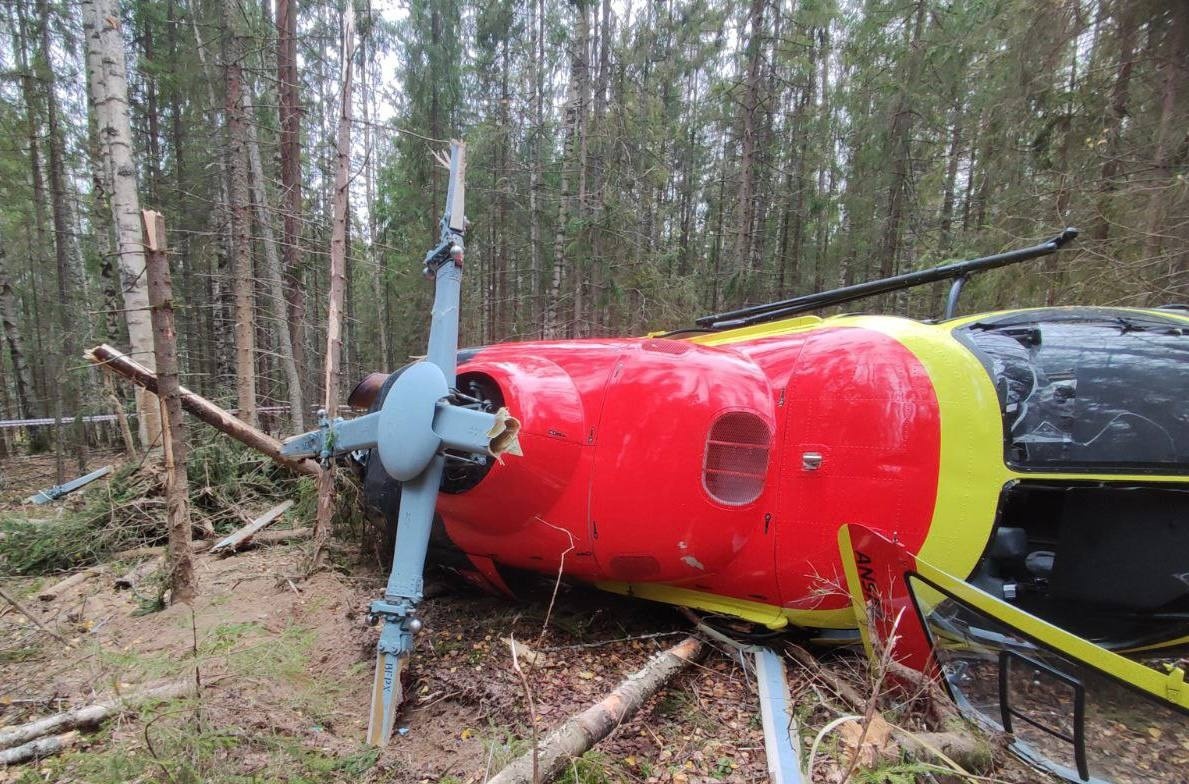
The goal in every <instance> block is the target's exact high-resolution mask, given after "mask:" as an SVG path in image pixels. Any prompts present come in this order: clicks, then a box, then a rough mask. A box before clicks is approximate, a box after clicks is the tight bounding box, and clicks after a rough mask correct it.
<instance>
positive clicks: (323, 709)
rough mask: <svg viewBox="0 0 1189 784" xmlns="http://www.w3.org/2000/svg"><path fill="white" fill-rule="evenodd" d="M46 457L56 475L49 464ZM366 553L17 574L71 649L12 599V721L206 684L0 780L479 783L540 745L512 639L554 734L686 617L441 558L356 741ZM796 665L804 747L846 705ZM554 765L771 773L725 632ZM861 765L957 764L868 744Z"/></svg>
mask: <svg viewBox="0 0 1189 784" xmlns="http://www.w3.org/2000/svg"><path fill="white" fill-rule="evenodd" d="M96 462H97V464H100V465H101V464H103V462H102V460H101V459H98V458H97V460H96ZM20 465H21V466H22V467H23V468H24V469H29V470H28V471H27V474H28V476H26V477H25V478H23V479H22V478H19V477H20V473H19V471H16V470H7V469H10V468H11V467H12V464H0V472H4V473H3V474H2V475H3V476H4V477H5V482H4V485H5V486H4V488H3V490H2V491H0V492H2V493H3V495H2V496H0V517H2V516H3V515H4V514H6V513H7V514H12V513H13V512H15V511H17V506H16V504H17V502H18V501H19V498H22V497H24V496H27V495H28V494H29V493H31V492H32V491H34V490H36V489H39V488H40V487H43V486H45V485H46V484H47V482H46V481H45V478H46V474H44V473H40V472H38V471H34V470H31V469H30V466H31V465H32V463H30V462H29V461H26V462H24V463H21V464H20ZM43 468H45V469H46V470H47V471H48V472H49V473H48V475H49V476H52V463H49V464H48V465H46V466H43ZM104 481H106V480H104ZM49 483H52V482H49ZM62 503H63V504H70V503H77V501H74V502H72V501H69V500H68V501H65V502H62ZM59 506H60V505H59ZM265 508H267V505H262V506H261V508H259V509H255V508H253V509H251V510H250V511H251V512H254V513H259V512H262V511H264V509H265ZM19 511H20V514H22V515H24V516H26V517H28V516H30V515H33V516H38V515H40V516H42V518H43V519H45V520H47V521H52V519H53V517H54V516H55V515H57V514H59V513H60V512H59V511H58V510H57V509H55V505H50V506H48V507H40V508H36V509H32V508H30V507H20V509H19ZM47 524H48V523H47ZM280 525H282V526H283V525H286V523H284V522H282V523H281V524H280ZM355 549H356V548H355V547H353V546H347V545H342V544H340V546H338V547H337V548H336V549H335V551H334V553H333V558H332V566H331V568H327V569H324V570H322V571H319V572H317V573H315V574H314V575H312V576H308V577H307V576H305V574H304V570H305V564H306V562H307V553H306V552H305V549H304V546H302V545H287V546H274V547H269V548H262V549H255V550H247V551H243V552H241V553H239V554H237V555H233V556H230V557H217V556H211V555H209V554H203V555H199V556H197V557H196V571H197V576H198V583H199V597H198V599H197V601H196V602H195V603H194V605H193V606H192V607H191V606H186V605H176V606H173V607H168V608H166V609H160V608H159V607H156V606H154V602H153V601H152V597H151V596H146V595H143V594H142V593H138V592H137V591H136V590H132V591H129V590H117V589H116V588H115V587H114V586H113V577H114V576H115V575H118V574H120V573H122V572H125V571H127V570H130V569H132V568H134V564H133V563H131V562H123V563H121V562H114V563H112V564H111V569H110V571H109V572H108V573H105V574H102V575H100V576H98V577H96V578H94V579H91V580H88V581H86V582H84V583H82V584H81V585H79V586H77V587H75V588H73V589H71V590H69V591H67V592H65V593H64V594H62V595H60V596H58V597H57V598H55V599H53V600H52V601H48V602H42V601H40V600H39V599H38V592H39V591H40V590H42V589H43V588H44V587H45V586H48V585H49V584H51V583H53V582H54V581H56V580H57V579H60V577H61V575H45V576H40V577H7V578H5V579H3V580H2V581H0V586H2V587H4V588H5V589H6V592H7V593H9V594H11V595H14V596H15V597H16V598H17V599H18V601H20V602H21V604H22V605H23V606H24V607H25V608H26V609H27V610H29V612H30V613H31V614H32V615H34V616H35V617H36V619H37V621H38V622H40V624H41V626H44V627H45V628H47V629H49V630H51V631H52V632H54V633H55V634H57V635H59V636H60V637H62V638H64V640H65V641H66V642H67V643H68V645H69V647H67V646H64V645H63V644H62V643H61V642H59V641H57V640H55V639H54V638H53V637H51V636H49V635H48V634H47V633H46V632H45V631H44V630H43V629H42V628H41V627H39V626H38V625H37V624H35V623H33V622H32V621H31V620H30V619H28V618H26V617H25V616H24V615H22V614H21V613H20V612H18V611H16V610H15V609H13V608H12V607H11V606H9V605H0V730H2V729H3V728H4V727H5V726H11V725H16V724H19V723H22V722H26V721H30V720H32V719H35V718H38V717H40V716H44V715H47V714H49V713H53V712H55V711H58V710H65V709H68V708H71V707H78V706H81V705H86V704H91V703H94V702H97V701H100V700H102V699H105V698H107V697H109V696H110V695H111V694H112V693H113V692H117V693H128V692H130V691H135V690H137V689H139V688H142V687H144V686H146V685H151V684H157V683H160V682H164V681H171V680H178V679H185V680H187V681H190V680H194V681H197V682H198V683H200V684H201V688H200V689H199V691H198V692H197V695H196V696H194V697H190V698H185V699H174V700H169V701H163V702H157V703H155V704H146V705H143V706H141V707H139V708H138V709H137V710H134V711H131V712H128V713H125V714H124V715H123V716H121V717H119V718H116V719H114V720H111V721H108V722H107V723H106V724H104V725H102V726H101V727H99V728H98V729H94V730H91V731H88V732H86V733H84V734H83V735H82V736H81V738H80V740H79V742H78V743H77V744H76V745H75V746H74V747H73V748H72V749H70V750H68V751H67V752H66V753H64V754H62V755H59V756H54V757H48V758H45V759H42V760H40V761H38V762H35V763H31V764H27V765H21V766H13V767H11V768H7V769H5V768H3V767H0V782H21V783H22V784H32V783H33V782H44V781H84V782H99V783H107V782H127V781H137V782H139V781H162V782H169V783H170V784H187V783H189V782H198V781H204V782H229V783H230V782H271V781H292V782H339V781H364V782H372V781H377V782H378V781H392V782H410V783H412V782H445V783H447V784H451V783H453V784H462V782H468V783H471V782H474V783H475V784H478V783H479V782H483V781H484V780H485V779H486V778H487V776H488V775H489V774H493V773H494V772H496V771H498V770H499V769H500V768H501V767H502V766H503V765H504V764H506V763H507V762H508V761H510V760H511V759H512V758H514V757H515V756H517V755H519V754H521V753H523V752H524V751H526V750H527V749H528V748H530V739H531V737H532V730H531V726H532V722H531V719H530V715H529V712H528V708H527V702H526V700H525V695H524V689H523V688H522V685H521V683H520V681H519V680H518V678H517V676H516V674H515V672H514V671H513V668H512V661H511V654H510V647H509V640H510V639H512V638H515V640H517V641H518V642H519V643H525V644H527V645H528V646H529V648H531V649H532V650H534V651H535V652H536V653H537V654H538V657H537V660H536V661H535V662H534V664H533V666H532V667H531V669H529V671H528V675H527V677H528V680H529V682H530V685H531V690H532V692H533V697H534V703H535V709H536V717H537V721H538V724H539V727H540V732H541V733H542V734H544V733H546V732H548V730H549V729H551V728H553V727H555V726H557V725H559V724H560V723H562V722H563V721H564V720H565V719H566V718H568V717H569V716H570V715H572V714H575V713H577V712H579V711H581V710H582V709H583V708H584V707H586V706H587V705H589V704H591V703H593V702H595V701H597V700H598V699H600V698H601V697H602V696H603V695H605V694H606V693H607V692H609V691H610V690H611V689H612V688H613V687H614V686H615V685H616V684H617V683H618V682H619V681H620V680H621V679H622V678H624V677H625V676H626V675H627V674H629V673H630V672H633V671H635V670H637V669H639V668H640V667H641V666H642V665H643V664H644V663H645V662H646V661H647V660H648V658H649V657H650V656H651V655H652V654H654V653H655V652H657V651H660V650H663V649H665V648H667V647H669V646H671V645H672V644H674V643H675V642H677V641H678V640H680V639H681V637H682V636H684V635H685V634H687V633H688V632H689V630H690V622H689V621H688V620H687V619H685V618H684V617H682V616H681V615H680V614H679V613H677V612H675V611H673V609H672V608H666V607H663V606H659V605H654V604H647V603H643V602H637V601H633V600H630V599H626V598H622V597H616V596H610V595H607V594H603V593H600V592H597V591H593V590H589V589H585V588H581V587H571V586H567V585H565V584H562V585H561V586H560V590H559V592H558V596H557V599H556V602H555V604H554V605H553V606H552V607H551V605H550V596H551V594H552V588H553V585H552V583H543V584H542V590H541V591H539V592H537V593H535V594H533V595H531V596H529V597H528V598H527V599H526V600H525V601H523V602H511V601H509V600H506V599H501V598H495V597H492V596H488V595H485V594H482V593H479V592H478V591H477V590H475V589H473V588H470V587H468V585H467V584H466V583H465V581H463V580H461V579H457V578H455V579H453V580H451V579H449V577H450V576H449V575H445V574H442V573H440V572H437V573H433V574H431V579H432V582H433V584H434V585H435V588H436V590H435V591H434V592H433V593H434V594H435V595H434V596H433V597H432V598H429V599H427V600H426V601H425V602H424V604H423V613H422V617H423V618H424V621H425V631H424V632H423V633H422V634H421V635H420V636H419V638H418V650H417V653H416V656H415V658H414V664H413V667H412V671H411V679H410V681H409V682H408V685H407V688H406V694H407V695H408V699H407V702H406V707H405V708H404V709H403V711H402V713H401V715H400V717H399V720H398V733H397V735H395V736H394V738H393V740H392V742H391V743H390V744H389V745H388V746H386V747H385V748H383V749H382V750H378V749H375V748H372V747H369V746H367V745H365V743H364V735H365V731H366V720H367V719H366V716H367V706H368V704H369V698H370V688H371V681H372V667H373V663H374V651H375V644H376V637H377V630H376V629H375V628H374V627H372V626H370V625H369V623H368V619H367V614H366V612H365V610H364V608H365V607H366V605H367V603H368V601H369V600H370V599H372V598H374V597H376V596H379V595H380V593H381V592H382V588H383V581H384V575H383V574H382V573H381V572H380V571H379V569H377V568H376V567H375V565H374V564H373V565H371V566H369V565H367V564H363V563H360V562H359V559H358V558H356V557H353V555H352V552H353V551H354V550H355ZM150 593H151V592H150ZM547 616H548V622H547V621H546V617H547ZM712 644H713V643H712ZM825 666H826V667H827V668H829V671H830V672H831V673H833V674H834V675H835V676H837V677H840V678H843V679H846V680H847V681H849V682H850V683H852V684H853V685H854V686H855V688H856V689H858V690H859V691H860V692H861V693H864V694H865V693H867V691H868V687H867V686H866V683H867V680H866V679H867V677H868V674H867V672H866V664H865V659H863V658H862V657H861V656H860V655H858V654H855V653H843V654H840V655H835V656H833V657H832V658H831V659H829V660H828V661H827V662H826V664H825ZM789 673H790V686H791V689H792V693H793V699H794V704H796V705H797V719H798V722H799V723H800V724H801V727H802V733H801V734H802V738H803V743H804V744H805V746H806V748H808V745H809V744H810V742H811V741H812V740H813V738H814V736H815V735H816V734H817V731H818V730H819V729H820V728H821V727H823V726H824V725H825V724H826V723H827V722H829V721H831V720H833V719H835V718H836V717H838V716H840V715H842V714H843V713H845V712H848V710H847V708H846V707H845V705H844V704H843V703H842V702H841V701H839V700H838V699H837V698H836V697H835V695H833V694H831V692H830V689H829V687H828V686H827V685H826V684H825V683H824V682H823V681H822V680H821V679H820V678H817V677H815V676H814V675H813V674H812V673H809V672H807V671H806V670H805V669H804V668H799V667H797V666H796V665H792V664H791V663H790V667H789ZM853 752H854V747H853V746H848V745H847V741H846V739H845V733H833V734H831V736H830V737H828V738H827V739H826V741H824V742H823V743H822V744H821V749H820V750H819V752H818V764H817V766H816V768H815V772H814V773H815V775H814V778H813V780H814V781H817V782H834V783H835V784H836V783H837V782H839V781H841V780H842V779H843V777H844V773H843V771H844V769H845V768H846V767H848V765H847V762H848V760H849V758H850V757H851V756H852V755H853ZM1038 778H1039V777H1038V774H1036V773H1035V772H1033V771H1031V770H1029V769H1027V768H1025V767H1023V766H1022V765H1021V764H1019V763H1017V762H1014V761H1011V760H1009V759H1004V760H1001V761H999V763H998V764H997V767H996V771H995V773H994V777H993V778H983V779H979V781H1005V782H1024V781H1035V780H1038ZM561 780H562V781H568V782H572V783H573V784H578V783H579V782H585V783H586V784H597V783H598V782H620V781H623V782H671V783H672V784H707V783H708V782H715V781H737V782H763V781H767V780H768V779H767V772H766V762H765V754H764V743H763V733H762V729H761V724H760V718H759V704H758V698H757V694H756V690H755V683H754V675H753V673H752V672H750V671H749V669H747V668H745V667H744V666H742V665H741V664H740V661H739V659H738V658H737V657H736V655H735V653H734V652H733V651H732V650H730V649H729V647H726V646H718V647H712V649H711V651H710V654H709V655H708V656H707V657H706V658H704V659H703V660H702V661H701V662H700V663H698V664H697V665H695V666H693V667H691V668H689V669H687V670H686V671H684V672H683V673H681V674H679V675H678V676H677V678H676V679H675V680H674V681H673V682H672V683H671V684H670V685H669V686H668V687H667V688H665V689H663V690H662V691H661V692H660V693H659V694H657V695H656V696H654V697H653V698H651V699H650V700H649V701H648V702H647V704H646V705H645V706H644V708H643V709H642V710H641V711H640V712H639V713H638V714H636V716H635V717H633V718H632V719H631V720H630V721H627V722H625V723H624V724H623V725H621V726H620V727H619V728H617V729H616V730H615V731H614V732H613V733H612V735H611V736H610V737H609V738H608V739H607V740H605V741H604V742H602V743H600V744H599V745H598V746H597V747H596V749H595V750H594V751H591V752H589V753H587V754H586V755H585V756H584V757H582V758H581V759H580V760H577V761H575V763H574V764H573V765H572V766H571V768H570V770H568V771H567V772H566V773H565V774H564V776H563V778H562V779H561ZM850 780H851V781H855V782H885V781H886V782H893V784H895V783H898V782H904V783H907V782H915V781H921V780H934V781H948V780H958V779H951V778H946V777H943V776H939V775H937V774H936V773H934V772H929V769H928V768H926V767H924V766H922V765H920V764H919V763H914V762H902V761H900V760H899V757H898V756H896V755H892V756H891V757H887V758H884V757H880V756H879V755H875V759H874V761H872V762H870V764H865V765H863V766H861V767H860V768H859V769H858V771H857V772H856V773H855V774H853V775H852V777H851V779H850Z"/></svg>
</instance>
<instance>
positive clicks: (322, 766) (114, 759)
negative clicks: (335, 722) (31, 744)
mask: <svg viewBox="0 0 1189 784" xmlns="http://www.w3.org/2000/svg"><path fill="white" fill-rule="evenodd" d="M201 708H202V706H201V703H200V702H198V701H195V700H175V701H172V702H167V703H162V704H160V705H158V706H154V707H152V708H148V709H146V710H144V711H142V712H141V716H140V722H139V724H140V726H142V727H143V730H142V731H141V732H139V733H138V734H137V735H136V736H135V737H127V738H123V739H118V738H115V737H113V734H114V733H113V730H111V729H110V728H109V729H105V730H103V731H101V732H100V733H98V734H96V735H92V736H90V737H89V739H88V745H90V747H91V748H85V747H81V746H80V747H78V748H76V749H74V750H72V751H70V752H68V753H66V754H64V755H62V756H61V757H56V758H51V759H46V760H43V761H41V762H40V763H39V764H38V766H36V767H31V768H27V769H25V770H23V771H22V772H21V776H20V777H19V778H17V779H16V784H34V782H39V783H40V782H45V781H62V780H70V781H86V782H89V783H90V784H117V782H121V783H122V782H127V781H133V780H154V781H165V782H169V784H199V783H200V782H210V783H211V784H248V783H249V782H275V781H287V782H294V784H302V783H304V784H334V783H336V782H348V781H357V780H358V779H359V778H360V777H361V776H363V775H364V774H365V773H367V771H368V770H370V769H371V768H372V767H373V766H374V765H375V764H376V760H377V759H378V757H379V749H375V748H370V747H361V748H360V749H358V750H357V751H354V752H352V753H349V754H346V755H344V756H335V755H333V754H329V753H326V752H323V751H319V750H316V749H310V748H307V747H304V746H303V745H302V744H301V742H300V740H299V739H296V738H292V737H287V736H284V735H277V734H272V733H268V732H264V731H252V730H249V729H245V728H243V727H239V726H234V725H231V726H226V725H225V726H219V727H214V726H211V724H210V723H207V722H205V721H203V720H202V719H201V716H202V710H201ZM121 740H122V742H120V741H121Z"/></svg>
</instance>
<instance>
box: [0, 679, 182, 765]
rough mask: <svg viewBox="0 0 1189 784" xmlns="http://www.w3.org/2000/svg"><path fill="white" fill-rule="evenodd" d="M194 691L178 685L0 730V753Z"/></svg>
mask: <svg viewBox="0 0 1189 784" xmlns="http://www.w3.org/2000/svg"><path fill="white" fill-rule="evenodd" d="M193 690H194V684H193V682H191V681H176V682H172V683H166V684H163V685H161V686H155V687H153V688H150V689H145V690H143V691H139V692H135V693H133V694H129V695H126V696H123V697H117V698H116V699H113V700H107V701H106V702H97V703H95V704H94V705H86V706H83V707H81V708H74V709H73V710H68V711H63V712H62V713H55V714H54V715H52V716H46V717H45V718H43V719H38V720H36V721H31V722H29V723H27V724H19V725H17V726H16V727H7V728H5V729H3V730H0V749H10V748H12V747H13V746H17V745H19V744H27V743H29V742H30V741H32V740H34V739H36V738H40V737H43V736H45V735H52V734H53V733H55V732H61V731H62V730H72V729H75V728H77V727H89V726H94V725H96V724H98V723H99V722H101V721H105V720H107V719H110V718H111V717H112V716H115V715H117V714H119V713H122V712H124V711H125V710H127V709H128V708H129V707H131V706H133V705H137V704H139V703H142V702H147V701H149V700H171V699H174V698H177V697H185V696H187V695H189V694H190V693H191V692H192V691H193Z"/></svg>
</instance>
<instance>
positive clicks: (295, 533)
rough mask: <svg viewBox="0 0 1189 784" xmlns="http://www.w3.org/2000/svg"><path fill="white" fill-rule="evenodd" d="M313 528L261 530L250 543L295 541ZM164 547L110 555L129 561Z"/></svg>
mask: <svg viewBox="0 0 1189 784" xmlns="http://www.w3.org/2000/svg"><path fill="white" fill-rule="evenodd" d="M312 530H313V529H310V528H283V529H281V530H280V531H261V532H260V533H258V534H256V535H255V536H254V537H252V542H251V544H253V545H269V544H288V543H289V542H297V541H300V540H302V539H309V538H310V534H311V533H312ZM211 544H212V542H211V541H210V540H209V539H206V540H199V541H196V542H190V552H193V553H204V552H206V551H207V550H209V549H211ZM164 553H165V547H164V546H162V545H155V546H148V547H133V548H132V549H130V550H120V551H119V552H117V553H116V554H115V555H113V556H112V558H113V559H114V560H117V561H131V560H133V559H140V558H148V557H149V556H154V555H163V554H164Z"/></svg>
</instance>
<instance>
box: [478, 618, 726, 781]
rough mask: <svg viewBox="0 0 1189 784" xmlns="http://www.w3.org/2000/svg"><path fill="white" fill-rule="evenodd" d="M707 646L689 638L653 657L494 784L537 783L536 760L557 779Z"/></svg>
mask: <svg viewBox="0 0 1189 784" xmlns="http://www.w3.org/2000/svg"><path fill="white" fill-rule="evenodd" d="M703 647H704V646H703V644H702V641H701V640H699V639H697V638H696V637H686V638H685V639H684V640H682V641H681V642H679V643H677V644H676V645H674V646H673V647H672V648H670V649H669V650H667V651H665V652H663V653H661V654H659V655H657V656H655V657H653V658H652V660H651V661H649V662H648V664H646V665H644V667H643V668H642V669H641V670H639V671H638V672H634V673H632V674H631V675H629V676H628V677H627V678H626V679H625V680H624V681H623V682H622V683H620V684H619V685H618V686H617V687H615V691H613V692H611V693H610V694H608V695H607V696H606V697H604V698H603V699H602V700H600V701H599V702H596V703H595V704H594V705H591V706H590V707H589V708H587V709H586V710H584V711H582V713H579V714H578V715H577V716H574V717H573V718H571V719H570V720H569V721H567V722H566V723H565V724H563V725H562V726H561V727H559V728H558V729H556V730H554V731H553V732H551V733H550V734H549V735H548V736H547V737H546V738H545V739H544V740H543V741H541V744H540V746H539V748H538V749H537V753H536V754H535V755H534V753H533V752H531V751H530V752H528V753H527V754H523V755H521V756H520V757H518V758H516V759H515V760H513V761H512V763H511V764H510V765H508V766H507V767H506V768H504V769H503V770H502V771H500V772H499V773H498V774H497V775H496V776H493V777H492V778H491V779H490V780H489V784H522V783H523V784H529V782H532V781H533V772H534V762H536V763H537V767H539V770H540V781H548V780H549V779H550V778H552V777H553V776H556V775H557V774H558V773H560V772H561V771H562V770H563V769H564V768H565V766H566V765H567V764H568V763H569V761H570V760H571V759H573V758H575V757H580V756H582V755H583V754H584V753H585V752H586V751H587V750H589V749H590V748H591V747H592V746H594V744H596V743H598V742H599V741H600V740H602V739H603V738H605V737H607V735H609V734H610V733H611V731H612V730H613V729H615V728H616V727H618V726H619V725H620V724H622V723H623V722H624V721H626V720H627V719H629V718H630V717H631V716H632V714H634V713H635V712H636V711H637V710H639V708H640V706H641V705H643V704H644V701H645V700H647V699H648V698H649V697H651V696H652V695H653V694H655V693H656V692H657V691H659V690H660V688H661V687H662V686H664V685H665V684H666V683H668V681H669V679H670V678H672V677H673V676H674V675H676V674H677V673H678V672H680V671H681V670H682V669H684V668H685V667H686V666H688V665H689V664H690V663H691V662H693V661H695V660H696V659H697V658H698V657H699V656H701V654H702V650H703ZM534 756H535V757H536V759H535V760H534Z"/></svg>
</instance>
